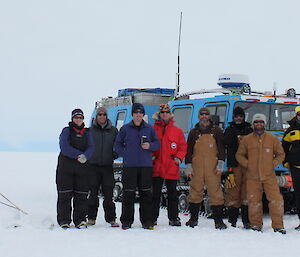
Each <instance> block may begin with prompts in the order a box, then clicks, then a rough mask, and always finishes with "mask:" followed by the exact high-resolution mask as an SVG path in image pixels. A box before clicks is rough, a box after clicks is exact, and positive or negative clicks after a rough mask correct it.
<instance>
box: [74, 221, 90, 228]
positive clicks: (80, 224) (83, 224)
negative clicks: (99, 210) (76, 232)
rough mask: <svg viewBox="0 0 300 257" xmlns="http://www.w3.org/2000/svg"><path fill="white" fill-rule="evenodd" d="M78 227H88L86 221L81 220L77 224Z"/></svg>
mask: <svg viewBox="0 0 300 257" xmlns="http://www.w3.org/2000/svg"><path fill="white" fill-rule="evenodd" d="M75 227H76V228H78V229H82V228H87V225H86V222H85V221H81V222H80V223H79V224H77V225H75Z"/></svg>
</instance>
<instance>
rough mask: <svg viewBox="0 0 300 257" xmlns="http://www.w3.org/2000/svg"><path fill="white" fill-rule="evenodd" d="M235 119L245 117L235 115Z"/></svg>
mask: <svg viewBox="0 0 300 257" xmlns="http://www.w3.org/2000/svg"><path fill="white" fill-rule="evenodd" d="M234 118H244V115H235V116H234Z"/></svg>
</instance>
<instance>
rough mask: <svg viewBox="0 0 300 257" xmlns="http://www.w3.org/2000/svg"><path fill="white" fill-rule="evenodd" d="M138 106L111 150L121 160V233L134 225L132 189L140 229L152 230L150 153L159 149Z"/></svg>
mask: <svg viewBox="0 0 300 257" xmlns="http://www.w3.org/2000/svg"><path fill="white" fill-rule="evenodd" d="M144 115H145V109H144V106H143V105H142V104H139V103H134V104H133V106H132V116H133V119H132V121H131V122H129V123H127V124H125V125H124V126H123V127H121V129H120V132H119V134H118V136H117V139H116V142H115V145H114V148H115V151H116V152H117V154H118V155H119V156H122V157H123V167H124V170H123V174H122V183H123V199H122V215H121V219H120V220H121V222H122V229H129V228H131V225H132V223H133V221H134V202H135V193H136V188H138V190H139V200H140V221H141V223H142V226H143V228H144V229H153V222H152V151H155V150H158V149H159V141H158V139H157V136H156V134H155V130H154V128H153V127H152V126H151V125H149V124H148V123H146V122H145V121H144V120H143V117H144Z"/></svg>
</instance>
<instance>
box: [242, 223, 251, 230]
mask: <svg viewBox="0 0 300 257" xmlns="http://www.w3.org/2000/svg"><path fill="white" fill-rule="evenodd" d="M243 225H244V229H250V228H251V224H250V223H244V224H243Z"/></svg>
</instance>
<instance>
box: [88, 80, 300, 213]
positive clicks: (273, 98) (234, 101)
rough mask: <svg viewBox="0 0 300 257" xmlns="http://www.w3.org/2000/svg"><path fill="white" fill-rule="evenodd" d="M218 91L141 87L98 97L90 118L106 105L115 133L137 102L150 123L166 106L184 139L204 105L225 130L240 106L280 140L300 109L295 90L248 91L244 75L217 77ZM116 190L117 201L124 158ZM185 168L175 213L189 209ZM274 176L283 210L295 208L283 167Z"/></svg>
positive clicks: (118, 165)
mask: <svg viewBox="0 0 300 257" xmlns="http://www.w3.org/2000/svg"><path fill="white" fill-rule="evenodd" d="M218 84H219V86H220V88H217V89H208V90H206V89H201V90H198V91H193V92H189V93H185V94H181V95H179V94H177V95H175V89H168V88H151V89H150V88H140V89H136V88H135V89H133V88H127V89H121V90H119V93H118V96H117V97H114V98H113V97H108V98H102V99H101V100H100V101H98V102H96V106H95V110H94V112H93V115H92V119H94V118H95V112H96V109H97V108H98V107H100V106H105V107H106V108H107V110H108V116H109V118H110V120H111V121H112V124H113V125H114V126H116V127H117V128H118V129H120V127H121V126H122V125H123V124H125V123H128V122H129V121H130V120H131V118H132V116H131V105H132V104H133V103H135V102H138V103H141V104H143V105H144V106H145V113H146V114H145V117H144V119H145V120H146V121H147V122H148V123H149V124H153V123H154V120H153V119H152V115H153V114H154V113H155V112H156V111H158V106H159V104H162V103H169V104H170V106H171V110H172V112H173V113H174V120H175V124H176V126H178V127H180V128H181V129H182V130H183V132H184V134H185V136H186V138H187V135H188V133H189V131H190V130H191V129H192V128H193V127H194V126H195V124H196V123H197V122H198V111H199V109H200V108H201V107H204V106H205V107H207V108H208V109H209V110H210V113H211V115H212V120H213V121H214V122H215V123H216V124H218V125H219V126H220V127H221V128H222V129H225V128H226V127H227V126H228V125H229V122H231V121H232V116H233V115H232V114H233V109H234V108H235V107H237V106H240V107H242V108H243V109H244V111H245V114H246V117H245V119H246V121H248V122H251V120H252V117H253V115H254V114H256V113H263V114H265V115H266V117H267V118H268V120H267V125H266V128H267V131H268V132H270V133H273V134H275V135H277V136H278V137H279V138H281V137H282V135H283V133H284V130H285V129H286V128H287V127H288V123H287V121H288V120H290V118H291V117H292V116H293V115H294V109H295V106H297V105H299V99H298V98H297V95H296V92H295V90H294V89H292V88H291V89H289V90H287V92H286V93H285V94H282V95H277V94H276V92H275V91H274V92H258V91H251V88H250V85H249V82H248V78H247V76H245V75H238V74H225V75H221V76H220V77H219V81H218ZM114 167H115V179H116V186H115V190H114V197H115V199H116V200H120V199H121V197H122V182H121V176H122V159H121V158H119V159H117V160H116V162H115V164H114ZM184 169H185V165H184V164H182V165H181V179H180V181H179V183H178V186H177V189H178V194H179V209H180V210H181V211H185V210H187V208H188V202H187V194H188V190H189V186H188V181H187V178H186V177H185V175H184ZM275 170H276V175H277V179H278V184H279V185H280V187H281V192H282V194H283V196H284V199H285V210H286V211H291V209H292V208H293V206H294V200H293V194H292V193H291V192H292V191H293V188H292V187H290V186H289V185H290V184H291V183H289V182H290V176H289V171H288V170H287V169H286V168H284V167H283V166H282V165H279V166H278V167H276V169H275ZM165 192H166V189H165V188H163V198H162V205H165V204H166V194H165ZM205 199H206V200H205V204H204V210H203V211H204V212H205V213H209V204H208V200H207V197H205Z"/></svg>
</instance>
